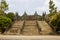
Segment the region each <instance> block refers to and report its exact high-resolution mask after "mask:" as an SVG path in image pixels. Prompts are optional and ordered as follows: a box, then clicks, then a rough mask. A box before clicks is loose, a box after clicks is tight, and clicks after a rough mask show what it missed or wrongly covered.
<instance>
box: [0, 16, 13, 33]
mask: <svg viewBox="0 0 60 40" xmlns="http://www.w3.org/2000/svg"><path fill="white" fill-rule="evenodd" d="M11 23H12V21H11V19H10V18H7V17H5V16H0V30H1V32H2V33H3V32H4V31H5V29H7V28H8V27H9V26H10V25H11Z"/></svg>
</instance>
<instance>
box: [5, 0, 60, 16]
mask: <svg viewBox="0 0 60 40" xmlns="http://www.w3.org/2000/svg"><path fill="white" fill-rule="evenodd" d="M6 1H7V3H8V4H9V10H8V11H9V12H18V13H19V15H22V14H23V13H24V11H26V12H27V14H29V15H32V14H34V12H35V11H37V12H38V14H39V15H41V14H42V13H43V12H45V11H46V12H47V13H48V12H49V4H48V3H49V0H6ZM53 1H54V3H55V4H56V6H57V7H58V10H60V0H53Z"/></svg>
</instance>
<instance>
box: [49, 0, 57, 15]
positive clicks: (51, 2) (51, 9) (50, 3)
mask: <svg viewBox="0 0 60 40" xmlns="http://www.w3.org/2000/svg"><path fill="white" fill-rule="evenodd" d="M49 9H50V10H49V12H50V14H52V13H57V7H55V4H54V2H53V0H50V2H49Z"/></svg>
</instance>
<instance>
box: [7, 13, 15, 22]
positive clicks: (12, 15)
mask: <svg viewBox="0 0 60 40" xmlns="http://www.w3.org/2000/svg"><path fill="white" fill-rule="evenodd" d="M7 17H8V18H10V19H11V20H12V21H14V18H15V15H14V13H13V12H9V13H8V14H7Z"/></svg>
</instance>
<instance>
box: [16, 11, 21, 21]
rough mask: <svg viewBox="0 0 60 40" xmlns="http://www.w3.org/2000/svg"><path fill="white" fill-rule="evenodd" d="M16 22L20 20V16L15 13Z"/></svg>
mask: <svg viewBox="0 0 60 40" xmlns="http://www.w3.org/2000/svg"><path fill="white" fill-rule="evenodd" d="M16 20H20V16H19V14H18V13H17V12H16Z"/></svg>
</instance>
